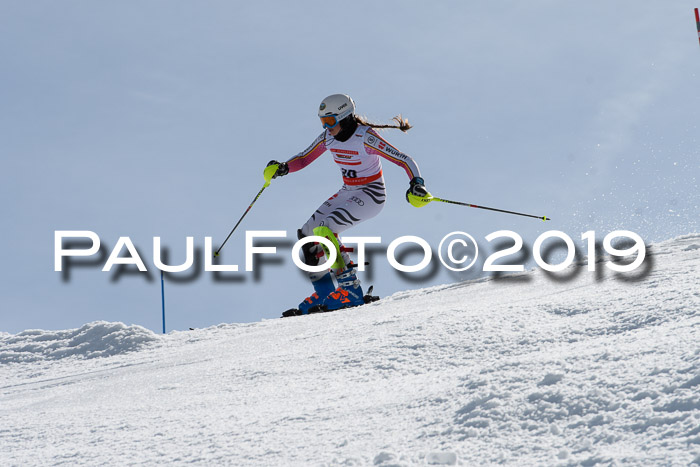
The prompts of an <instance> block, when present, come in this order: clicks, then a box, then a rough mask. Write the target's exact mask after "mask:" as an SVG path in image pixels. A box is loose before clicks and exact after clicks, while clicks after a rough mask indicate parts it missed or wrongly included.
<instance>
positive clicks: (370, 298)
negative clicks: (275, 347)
mask: <svg viewBox="0 0 700 467" xmlns="http://www.w3.org/2000/svg"><path fill="white" fill-rule="evenodd" d="M373 289H374V286H373V285H372V286H370V287H369V289H367V294H365V296H364V297H362V298H363V300H364V302H365V303H364V304H365V305H366V304H368V303H372V302H376V301H377V300H379V297H378V296H376V295H372V290H373ZM358 306H362V305H358ZM347 308H357V306H355V307H344V308H339V310H344V309H347ZM333 311H337V310H328V309H327V308H326V307H325V306H324V305H316V306H314V307H311V308H310V309H309V310H308V311H307V312H306V313H303V312H302V311H301V310H299V309H298V308H290V309H289V310H287V311H285V312H283V313H282V316H281V318H289V317H292V316H304V315H312V314H316V313H330V312H333Z"/></svg>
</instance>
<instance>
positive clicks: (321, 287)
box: [297, 229, 335, 314]
mask: <svg viewBox="0 0 700 467" xmlns="http://www.w3.org/2000/svg"><path fill="white" fill-rule="evenodd" d="M297 237H298V238H299V240H301V239H302V238H304V237H306V235H304V234H303V233H302V231H301V229H299V230H297ZM301 251H302V253H303V254H304V263H305V264H306V265H307V266H318V263H319V260H320V258H319V256H318V254H317V253H318V252H319V249H318V245H317V244H314V243H307V244H305V245H304V246H303V247H301ZM308 274H309V280H311V285H313V287H314V293H312V294H311V295H310V296H309V297H306V298H305V299H304V301H303V302H301V303H300V304H299V307H298V308H299V310H300V311H301V312H302V314H306V313H308V312H309V310H310V309H311V308H313V307H314V306H316V305H322V304H323V301H324V300H325V298H326V297H327V296H328V294H330V293H331V292H333V291H334V290H335V284H334V283H333V276H332V275H331V271H330V270H329V269H326V270H325V271H320V272H310V273H308Z"/></svg>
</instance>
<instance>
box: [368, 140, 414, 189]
mask: <svg viewBox="0 0 700 467" xmlns="http://www.w3.org/2000/svg"><path fill="white" fill-rule="evenodd" d="M365 151H367V153H368V154H376V155H378V156H381V157H383V158H384V159H386V160H388V161H391V162H393V163H394V164H396V165H398V166H399V167H402V168H403V169H404V170H405V171H406V173H407V174H408V178H409V179H411V180H412V179H414V178H416V177H419V178H420V176H421V175H420V169H419V168H418V164H416V161H414V160H413V158H412V157H411V156H409V155H408V154H404V153H402V152H401V151H399V150H398V149H396V148H395V147H394V146H392V145H391V144H389V143H388V142H387V141H386V140H385V139H384V138H382V137H381V136H379V134H378V133H377V132H376V131H374V130H373V129H371V128H370V129H368V130H367V132H366V133H365Z"/></svg>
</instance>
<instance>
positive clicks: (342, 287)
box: [323, 265, 365, 311]
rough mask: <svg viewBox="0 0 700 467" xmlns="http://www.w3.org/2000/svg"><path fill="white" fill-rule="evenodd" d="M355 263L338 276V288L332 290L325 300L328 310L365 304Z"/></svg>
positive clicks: (324, 303) (324, 304)
mask: <svg viewBox="0 0 700 467" xmlns="http://www.w3.org/2000/svg"><path fill="white" fill-rule="evenodd" d="M355 271H356V269H355V267H354V265H350V266H349V267H348V269H346V270H345V271H343V272H342V273H341V274H338V275H337V276H336V279H338V288H337V289H336V290H335V291H334V292H331V293H330V294H329V295H328V296H327V297H326V299H325V300H324V301H323V306H324V308H326V310H328V311H333V310H339V309H341V308H347V307H351V306H358V305H364V303H365V299H364V296H363V294H362V287H361V286H360V281H359V280H358V279H357V276H356V275H355Z"/></svg>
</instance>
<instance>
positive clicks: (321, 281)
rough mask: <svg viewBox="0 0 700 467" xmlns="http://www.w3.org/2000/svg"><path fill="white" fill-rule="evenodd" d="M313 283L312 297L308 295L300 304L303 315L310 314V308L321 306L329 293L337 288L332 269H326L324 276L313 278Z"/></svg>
mask: <svg viewBox="0 0 700 467" xmlns="http://www.w3.org/2000/svg"><path fill="white" fill-rule="evenodd" d="M311 284H312V285H313V286H314V293H312V294H311V296H310V297H306V299H304V301H303V302H301V303H300V304H299V308H298V309H299V311H300V312H301V314H302V315H307V314H309V310H311V309H312V308H319V307H320V305H322V304H323V301H324V299H325V298H326V297H327V296H328V294H330V293H331V292H333V290H334V289H335V286H334V284H333V277H332V276H331V272H330V271H326V273H325V274H324V275H323V276H321V277H319V278H316V279H315V280H314V278H312V279H311Z"/></svg>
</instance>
